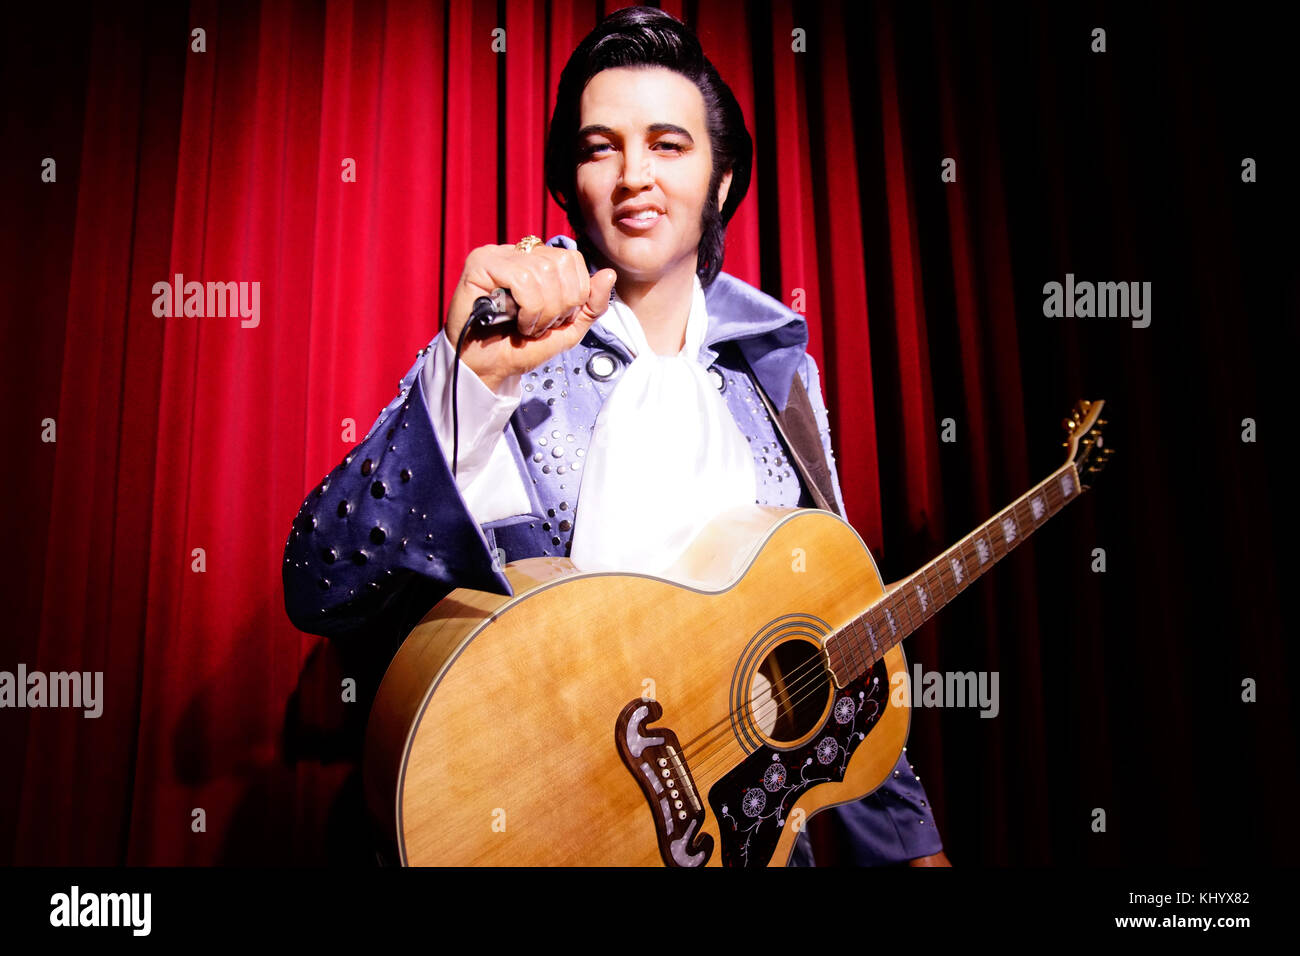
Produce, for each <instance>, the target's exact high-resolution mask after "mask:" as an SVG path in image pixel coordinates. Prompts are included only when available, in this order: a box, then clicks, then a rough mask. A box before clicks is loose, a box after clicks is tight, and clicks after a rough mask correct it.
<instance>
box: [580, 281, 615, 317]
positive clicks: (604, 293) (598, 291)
mask: <svg viewBox="0 0 1300 956" xmlns="http://www.w3.org/2000/svg"><path fill="white" fill-rule="evenodd" d="M617 281H618V273H617V272H615V271H614V270H613V269H601V270H600V271H599V272H597V273H596V274H595V275H594V276H592V277H591V294H590V295H589V296H587V301H586V302H585V303H583V306H582V311H583V312H585V313H586V314H587V315H588V316H589V317H590V321H595V320H596V319H598V318H600V316H601V315H603V314H604V313H605V310H606V309H608V308H609V293H610V290H612V289H613V288H614V283H615V282H617Z"/></svg>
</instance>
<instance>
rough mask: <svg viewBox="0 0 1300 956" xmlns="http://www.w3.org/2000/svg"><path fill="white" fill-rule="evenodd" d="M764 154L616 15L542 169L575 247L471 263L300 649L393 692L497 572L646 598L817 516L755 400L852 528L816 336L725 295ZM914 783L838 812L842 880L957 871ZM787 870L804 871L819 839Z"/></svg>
mask: <svg viewBox="0 0 1300 956" xmlns="http://www.w3.org/2000/svg"><path fill="white" fill-rule="evenodd" d="M752 149H753V147H752V143H751V141H750V137H749V134H748V132H747V131H746V129H745V125H744V118H743V115H742V113H741V110H740V106H739V104H738V103H737V102H736V100H735V98H734V96H733V95H732V93H731V90H730V89H729V88H728V87H727V85H726V84H725V83H724V82H723V81H722V80H721V79H720V78H719V76H718V74H717V72H716V70H715V69H714V68H713V66H712V64H710V63H709V61H708V60H707V59H706V58H705V57H704V54H703V52H702V50H701V48H700V46H699V42H698V40H697V39H696V37H695V36H694V35H693V34H692V33H691V32H690V31H689V30H688V29H687V28H686V27H685V26H684V25H682V24H681V23H680V22H679V21H677V20H676V19H674V18H673V17H671V16H670V15H668V14H666V13H663V12H661V11H659V10H657V9H654V8H646V7H635V8H627V9H623V10H620V11H618V12H617V13H615V14H613V15H611V16H610V17H608V18H606V19H605V20H604V21H603V22H602V23H601V24H600V25H599V26H598V27H597V28H596V29H595V30H594V31H593V32H592V33H591V34H590V35H589V36H587V38H586V39H584V40H583V41H582V43H581V44H580V45H579V46H578V48H577V49H576V50H575V52H574V53H573V55H572V56H571V57H570V59H569V62H568V64H567V66H566V67H565V70H564V72H563V74H562V76H561V80H560V86H559V90H558V94H557V104H556V109H555V114H554V117H553V119H552V123H551V127H550V133H549V141H548V144H547V151H546V179H547V186H548V188H549V189H550V190H551V193H552V195H553V196H554V197H555V198H556V201H557V202H558V203H559V204H560V205H561V207H562V208H564V209H565V211H566V212H567V214H568V216H569V221H570V224H571V226H572V227H573V230H574V233H575V235H576V236H577V237H578V239H577V241H576V242H575V241H574V240H572V239H569V238H568V237H565V236H557V237H555V238H554V239H552V240H551V241H550V242H548V243H546V244H545V245H540V244H539V240H537V239H536V237H529V239H528V240H524V241H521V242H520V243H519V244H518V245H517V246H510V245H489V246H483V247H480V248H478V249H474V250H473V251H472V252H471V253H470V254H469V256H468V258H467V259H466V261H465V269H464V274H463V275H462V277H461V280H460V282H459V284H458V285H457V287H456V291H455V294H454V295H453V298H452V301H451V304H450V308H449V310H448V316H447V322H446V326H445V328H444V329H443V331H442V332H440V333H439V334H438V335H437V336H436V337H435V338H434V340H433V342H432V343H431V344H430V345H429V346H428V347H427V348H426V349H423V350H421V353H420V357H419V358H418V360H417V361H416V363H415V365H414V366H413V367H412V368H411V370H410V371H409V372H407V374H406V376H405V378H403V380H402V383H401V392H400V394H399V395H398V396H397V398H395V399H394V400H393V402H392V403H391V404H390V405H389V406H388V407H387V408H386V409H385V410H384V411H383V413H382V414H381V415H380V416H379V419H378V421H376V422H375V425H374V426H373V428H372V429H371V431H370V433H369V435H368V436H367V437H366V439H365V440H364V441H363V442H362V444H361V445H360V446H359V447H358V448H357V449H356V450H355V451H353V452H352V453H350V454H349V455H348V456H347V457H346V458H345V459H344V460H343V462H342V463H341V464H340V465H339V466H338V467H337V468H336V469H335V470H334V471H332V472H331V473H330V474H329V475H327V476H326V477H325V479H324V480H323V481H322V482H321V484H320V485H319V486H318V487H317V488H316V489H314V490H313V491H312V492H311V493H310V494H309V495H308V497H307V500H306V501H305V502H304V504H303V506H302V510H301V511H300V512H299V514H298V517H297V518H296V519H295V521H294V525H293V530H292V531H291V533H290V538H289V541H288V544H287V547H286V550H285V562H284V589H285V602H286V606H287V609H288V612H289V616H290V618H291V619H292V620H293V622H294V624H295V625H296V626H298V627H299V628H301V629H303V630H305V631H310V632H313V633H317V634H324V635H328V636H331V637H333V638H336V639H339V641H340V642H348V641H349V640H353V641H360V642H369V643H370V645H371V646H372V647H375V648H376V653H377V654H378V655H379V656H380V657H382V661H381V663H380V665H379V666H380V667H382V666H383V665H386V663H387V661H388V660H389V659H390V658H391V654H392V652H393V651H394V649H395V647H396V644H395V643H394V640H396V641H400V639H401V638H402V637H403V636H405V634H406V633H407V632H408V631H409V630H410V629H411V627H413V626H414V624H415V623H416V622H418V620H419V619H420V618H421V617H422V616H423V614H424V613H425V612H426V611H427V610H428V609H429V608H430V607H431V606H432V605H433V604H434V603H436V602H437V601H438V600H440V599H441V598H442V597H443V596H444V595H445V594H447V593H448V592H449V591H451V590H452V589H453V588H457V587H470V588H477V589H480V590H485V591H492V592H495V593H499V594H509V593H510V589H509V586H508V584H507V582H506V579H505V577H504V575H503V574H502V573H501V572H500V571H498V570H495V568H494V565H493V558H494V555H495V554H497V552H498V549H499V550H500V552H501V555H500V557H499V558H498V562H499V563H498V564H497V567H499V566H500V564H501V563H504V562H506V561H513V560H517V559H520V558H525V557H535V556H542V555H565V556H568V557H570V558H571V559H572V560H573V561H574V563H575V564H576V565H577V566H578V567H579V568H580V569H581V570H615V569H617V570H635V571H642V572H645V573H657V572H659V571H660V570H662V569H663V568H665V567H667V566H668V565H669V564H670V563H672V561H673V560H674V559H675V558H676V557H677V556H678V554H680V552H681V551H682V549H683V548H684V547H685V546H686V545H687V544H688V543H689V542H690V540H691V538H692V537H693V535H694V533H695V531H697V530H698V528H699V527H700V526H701V525H702V524H703V523H705V522H707V520H708V519H709V518H710V517H712V516H713V515H714V514H716V513H717V512H718V511H720V510H722V509H724V508H726V507H730V506H733V505H736V504H740V503H746V502H747V503H751V504H752V503H754V502H755V501H757V502H758V503H760V504H771V505H779V506H796V505H798V506H812V505H813V497H812V489H811V488H809V487H806V482H805V480H803V479H802V478H801V476H800V474H799V470H798V469H797V468H796V467H795V466H794V464H792V462H791V460H790V450H789V449H788V448H787V447H785V445H784V444H783V442H782V439H781V438H780V437H779V435H778V433H777V431H776V429H775V428H774V425H773V421H772V417H771V416H770V415H769V413H768V412H767V410H766V408H765V405H764V403H763V402H762V401H761V400H760V396H759V395H758V393H757V391H756V389H757V388H758V387H760V386H761V387H762V389H764V390H765V392H766V394H767V396H768V397H769V399H770V400H771V401H772V402H773V403H774V407H775V408H776V409H786V408H787V406H788V404H793V402H794V398H795V393H799V392H801V391H802V392H803V393H806V397H804V396H803V395H800V396H798V397H799V399H800V401H801V402H803V405H804V407H805V408H807V407H808V406H809V404H810V405H811V414H810V415H808V421H809V422H815V432H814V431H813V430H812V429H811V428H810V430H809V434H811V435H818V434H819V435H820V439H821V440H820V442H817V441H816V437H813V439H812V441H813V444H814V445H815V446H816V445H819V446H820V447H815V450H814V452H813V454H817V455H818V457H819V458H820V459H821V461H820V462H819V463H818V464H819V465H820V467H821V469H822V476H823V478H824V479H825V480H824V481H822V482H820V483H821V484H822V486H823V489H824V490H825V491H826V492H831V493H833V500H831V499H832V494H823V495H822V500H824V501H826V502H827V506H828V507H829V508H831V509H832V510H835V511H837V512H838V513H840V514H842V513H843V499H842V497H841V495H840V488H839V482H838V478H837V477H836V475H835V470H834V456H833V454H832V452H831V444H830V432H829V425H828V420H827V416H826V409H825V406H824V403H823V398H822V390H821V383H820V380H819V377H818V370H817V366H816V364H815V363H814V362H813V360H812V358H811V356H809V355H808V354H807V352H806V351H805V346H806V344H807V340H808V329H807V326H806V324H805V322H804V320H803V318H802V317H801V316H799V315H798V314H797V313H795V312H793V311H791V310H790V309H788V308H786V307H785V306H784V305H782V304H781V303H780V302H778V301H776V300H775V299H772V298H770V297H769V296H767V295H765V294H763V293H762V292H760V291H758V290H757V289H755V288H753V287H752V286H749V285H747V284H746V283H744V282H741V281H740V280H738V279H736V278H734V277H732V276H729V275H727V274H725V273H721V272H720V268H721V264H722V254H723V238H724V235H725V229H726V224H727V222H728V221H730V219H731V216H732V215H733V214H734V212H735V210H736V207H737V206H738V205H739V204H740V201H741V200H742V199H743V198H744V196H745V193H746V192H747V190H748V187H749V179H750V169H751V163H752ZM497 286H500V287H503V288H508V289H510V290H511V291H512V293H513V295H514V297H515V299H516V300H517V301H518V303H519V306H520V314H519V318H518V328H519V334H514V335H500V334H497V335H488V336H486V337H481V338H480V337H478V336H479V333H475V337H472V338H471V339H470V340H468V342H467V345H466V347H465V350H464V352H463V354H462V357H461V362H462V367H461V370H460V376H459V403H458V404H459V408H458V415H459V418H460V425H459V440H458V445H457V447H456V452H457V454H456V456H455V457H456V466H457V468H456V475H455V478H454V479H453V476H452V471H451V462H452V459H453V435H452V416H451V394H452V393H451V388H452V384H451V383H452V379H451V370H452V366H453V363H454V362H455V351H454V344H453V343H455V342H456V341H457V337H458V335H459V333H460V331H461V329H462V328H463V326H464V324H465V322H466V320H467V318H468V316H469V313H470V310H471V307H472V304H473V302H474V300H475V299H477V298H478V297H480V296H483V295H486V294H488V293H489V292H490V291H491V290H492V289H493V288H494V287H497ZM807 483H812V482H807ZM912 759H914V758H913V757H912V755H910V754H908V753H906V752H905V753H904V754H903V757H902V758H901V759H900V760H899V762H898V764H897V767H896V768H895V770H894V773H893V774H892V776H891V778H890V779H888V780H887V781H886V782H885V783H884V784H883V785H882V786H881V787H880V788H879V789H878V790H877V791H876V792H875V793H873V794H871V795H870V796H868V797H866V798H865V799H863V800H861V801H857V802H854V803H850V804H847V805H844V806H842V807H837V808H834V809H832V810H829V811H827V812H828V813H830V814H832V815H833V818H834V819H833V824H834V829H835V832H836V834H837V836H838V838H839V842H840V845H841V846H843V847H844V857H845V858H846V859H847V860H849V861H851V862H854V863H858V864H861V865H884V864H890V863H902V862H904V861H910V862H913V863H915V864H919V865H946V864H947V859H946V857H945V856H944V854H943V852H942V850H943V847H942V842H941V840H940V838H939V834H938V832H937V831H936V829H935V824H934V817H933V814H932V813H931V809H930V802H929V799H928V797H927V795H926V793H925V790H924V789H923V788H922V786H921V783H920V780H919V777H918V776H917V774H916V772H915V770H914V768H913V766H912V764H910V763H909V760H912ZM791 862H792V863H794V864H803V865H807V864H810V863H812V862H813V861H812V853H811V847H810V843H809V840H808V838H807V834H805V835H803V836H802V837H801V838H800V840H799V841H798V842H797V844H796V848H795V852H794V854H793V856H792V860H791Z"/></svg>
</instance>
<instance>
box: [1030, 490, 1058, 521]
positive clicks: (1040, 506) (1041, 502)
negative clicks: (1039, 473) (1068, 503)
mask: <svg viewBox="0 0 1300 956" xmlns="http://www.w3.org/2000/svg"><path fill="white" fill-rule="evenodd" d="M1025 505H1026V507H1028V508H1029V517H1030V518H1031V519H1032V520H1033V522H1034V527H1035V528H1037V527H1038V526H1039V525H1040V524H1042V523H1043V522H1044V521H1046V520H1047V519H1048V518H1050V517H1051V516H1052V514H1051V510H1050V506H1049V505H1048V503H1047V500H1046V497H1045V496H1044V495H1043V492H1042V491H1039V490H1037V489H1035V491H1034V492H1033V493H1032V494H1031V495H1030V496H1029V500H1028V501H1027V502H1025Z"/></svg>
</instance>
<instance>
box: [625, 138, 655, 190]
mask: <svg viewBox="0 0 1300 956" xmlns="http://www.w3.org/2000/svg"><path fill="white" fill-rule="evenodd" d="M654 179H655V175H654V156H653V154H652V153H651V151H650V150H648V149H646V148H645V147H644V146H628V147H627V149H626V150H625V151H624V153H623V176H622V182H623V185H624V186H626V187H627V188H628V189H632V190H639V189H642V188H644V187H645V186H648V185H649V184H651V183H653V182H654Z"/></svg>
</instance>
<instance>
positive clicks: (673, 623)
mask: <svg viewBox="0 0 1300 956" xmlns="http://www.w3.org/2000/svg"><path fill="white" fill-rule="evenodd" d="M1102 406H1103V402H1101V401H1096V402H1079V403H1078V404H1077V405H1076V406H1075V409H1074V410H1073V412H1072V414H1071V416H1070V417H1069V418H1067V419H1066V420H1065V425H1066V429H1067V432H1068V438H1067V440H1066V442H1065V447H1066V448H1067V449H1068V452H1067V455H1066V460H1065V463H1064V464H1063V465H1062V466H1061V467H1059V468H1058V469H1056V470H1055V471H1054V472H1052V474H1050V475H1048V476H1047V478H1045V479H1044V480H1043V481H1041V482H1039V483H1038V484H1036V485H1034V486H1033V487H1032V488H1030V489H1029V490H1028V491H1026V492H1025V493H1024V494H1023V495H1021V496H1020V497H1019V498H1017V499H1016V500H1015V501H1013V502H1012V503H1011V504H1010V505H1008V506H1007V507H1006V508H1003V509H1002V510H1001V511H999V512H998V513H997V514H995V515H993V516H992V518H990V519H989V520H988V521H986V522H985V523H984V524H982V525H980V526H979V527H978V528H976V529H975V530H974V531H972V532H971V533H970V534H968V535H966V537H964V538H962V539H961V540H960V541H958V542H957V543H956V544H955V545H953V546H952V547H950V548H949V549H948V550H946V551H944V552H943V553H942V554H940V555H939V556H938V557H936V558H935V559H934V560H933V561H931V562H929V563H928V564H926V565H925V566H924V567H922V568H920V569H919V570H917V571H916V572H915V573H913V574H912V575H910V576H908V577H907V578H904V579H902V580H900V581H899V582H897V583H896V584H894V585H891V586H890V587H888V588H887V587H886V586H885V585H884V584H883V583H882V581H881V578H880V573H879V571H878V570H877V568H876V565H875V561H874V559H873V558H872V556H871V554H870V552H869V551H868V549H867V547H866V546H865V545H864V544H863V542H862V539H861V538H860V537H859V536H858V534H857V532H856V531H854V530H853V528H852V527H851V526H850V525H849V524H847V523H846V522H845V521H843V520H842V519H840V518H839V517H838V516H836V515H834V514H831V513H830V512H828V511H822V510H818V509H807V508H777V507H769V506H760V505H754V506H752V507H746V508H737V509H734V510H732V511H728V512H726V513H724V514H722V515H719V516H718V517H717V518H715V519H714V520H713V521H712V522H711V523H710V524H708V525H707V526H705V527H704V528H703V529H702V530H701V532H700V533H699V535H698V537H697V538H696V540H695V541H694V543H693V544H692V545H691V547H690V548H689V549H688V550H687V552H686V553H685V554H684V555H683V556H682V557H681V558H680V560H679V561H678V562H677V563H676V564H675V565H674V566H673V567H672V568H670V569H669V570H668V571H666V572H665V573H664V574H663V576H651V575H644V574H628V573H609V572H580V571H578V570H577V569H576V568H575V567H574V566H573V564H572V563H571V562H570V561H569V560H568V559H566V558H561V557H554V558H528V559H525V560H521V561H515V562H512V563H510V564H508V565H506V567H505V575H506V578H507V579H508V580H509V582H510V584H511V587H512V588H513V590H514V595H513V596H511V597H507V596H503V595H499V594H489V593H485V592H480V591H474V590H469V589H463V588H462V589H457V590H455V591H452V592H451V593H450V594H448V595H447V596H446V597H445V598H444V599H443V600H442V601H441V602H440V603H439V604H438V605H437V606H435V607H434V608H433V609H432V610H431V611H430V612H429V613H428V615H426V616H425V618H424V619H423V620H422V621H421V623H420V624H419V625H418V626H417V627H416V628H415V629H414V630H413V631H412V632H411V634H410V635H409V636H408V637H407V638H406V641H405V642H404V643H403V644H402V646H401V648H400V650H399V651H398V653H397V655H396V657H395V658H394V659H393V661H392V663H391V665H390V666H389V668H388V671H387V673H386V674H385V676H384V679H383V681H382V683H381V685H380V688H379V692H378V695H377V697H376V699H375V703H374V706H373V709H372V711H371V716H370V722H369V726H368V727H367V731H366V756H365V767H364V776H365V786H366V796H367V802H368V804H369V806H370V808H371V810H372V812H373V813H374V814H375V815H376V816H377V818H378V819H379V820H380V821H381V823H382V825H383V826H384V828H385V830H386V831H387V832H388V833H390V834H391V835H392V839H393V842H394V843H395V849H396V852H397V855H398V858H399V859H400V861H401V862H402V863H403V864H404V865H440V866H461V865H478V864H486V865H666V866H680V867H696V866H719V865H720V866H746V867H749V866H780V865H784V864H785V863H786V862H787V861H788V859H789V856H790V852H791V849H792V847H793V845H794V841H795V838H796V837H797V836H798V833H799V831H800V829H801V828H802V827H803V826H804V825H805V824H806V822H807V820H808V819H809V818H810V817H811V816H812V815H813V814H815V813H817V812H818V811H820V810H823V809H825V808H826V807H830V806H833V805H835V804H841V803H846V802H848V801H851V800H857V799H860V798H861V797H863V796H865V795H867V794H868V793H870V792H871V791H872V790H874V789H875V788H876V787H878V786H879V785H880V784H881V783H882V782H884V780H885V778H886V777H887V776H888V774H889V773H890V771H891V770H892V769H893V767H894V765H895V763H896V762H897V760H898V757H899V755H900V753H901V752H902V748H903V745H904V744H905V743H906V742H907V732H908V724H909V720H910V710H909V707H908V706H907V701H908V700H910V694H891V690H892V689H893V687H894V686H895V684H896V683H898V682H899V681H906V680H907V673H906V664H905V662H904V658H903V649H902V646H901V644H900V642H901V641H902V640H903V639H904V638H905V637H906V636H907V635H908V634H910V633H912V632H913V631H915V630H916V629H917V628H918V627H920V626H921V625H922V624H923V623H924V622H925V621H927V620H929V618H930V617H932V616H933V615H934V614H936V613H937V612H938V611H939V609H940V608H942V607H943V606H944V605H946V604H947V603H948V602H949V601H951V600H952V599H953V598H955V597H956V596H957V595H958V594H960V593H961V592H962V591H964V590H965V589H966V588H967V587H969V586H970V585H971V584H972V583H973V582H974V581H975V579H977V578H978V577H979V576H980V575H982V574H983V573H984V572H985V571H987V570H988V569H989V568H991V567H992V566H993V565H994V564H996V563H997V562H998V561H1000V560H1001V559H1002V558H1004V557H1005V556H1006V555H1007V554H1009V553H1010V552H1011V551H1012V550H1013V549H1015V548H1016V546H1017V545H1019V544H1020V542H1022V541H1023V540H1025V538H1027V537H1028V536H1029V535H1030V534H1031V533H1033V532H1034V531H1035V530H1036V529H1037V528H1039V527H1040V526H1041V525H1042V524H1043V523H1044V522H1046V521H1047V520H1048V519H1050V518H1051V517H1052V516H1053V515H1055V514H1056V513H1057V512H1058V511H1059V510H1060V509H1061V508H1063V507H1064V506H1065V505H1066V504H1068V503H1069V502H1070V501H1073V500H1074V499H1075V498H1077V497H1078V496H1079V495H1080V494H1081V493H1082V492H1083V491H1084V490H1086V489H1087V487H1088V484H1087V483H1086V481H1085V479H1086V478H1087V477H1088V476H1090V475H1092V474H1094V473H1096V472H1097V471H1099V470H1100V469H1101V467H1102V465H1103V464H1104V462H1105V461H1106V459H1107V458H1108V457H1109V456H1110V453H1111V451H1112V450H1111V449H1110V448H1103V447H1102V436H1101V430H1100V426H1101V425H1103V424H1105V423H1104V422H1103V421H1102V420H1101V419H1100V417H1099V416H1100V414H1101V410H1102ZM899 698H901V703H900V702H899Z"/></svg>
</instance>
